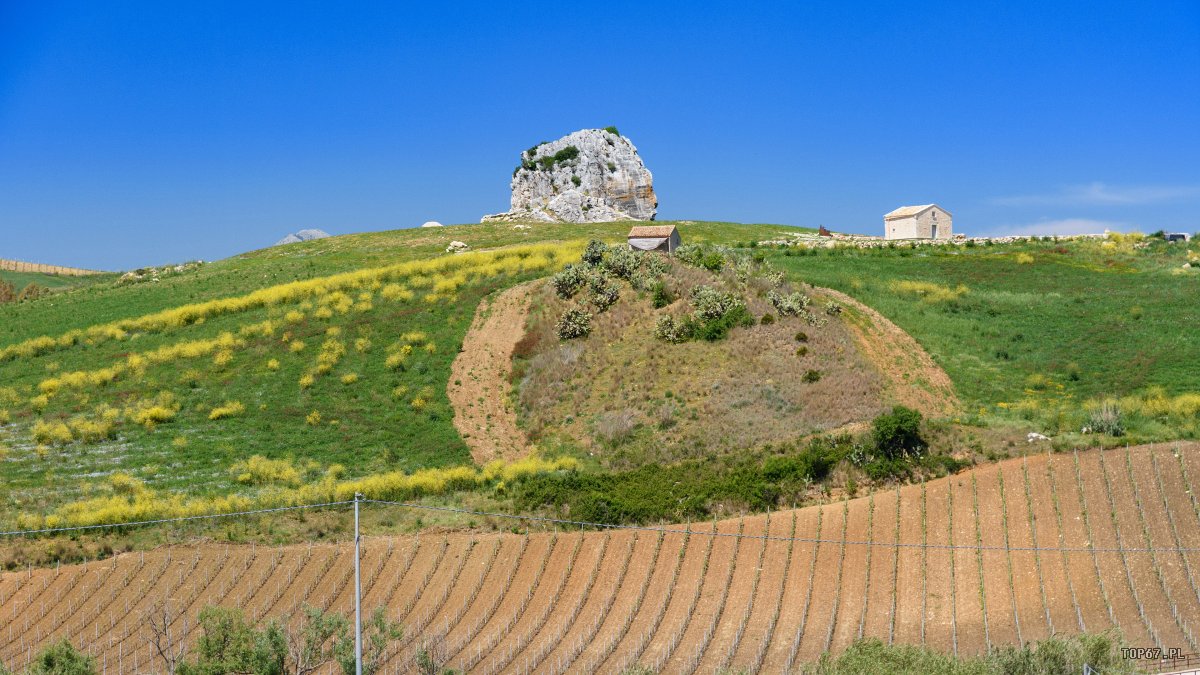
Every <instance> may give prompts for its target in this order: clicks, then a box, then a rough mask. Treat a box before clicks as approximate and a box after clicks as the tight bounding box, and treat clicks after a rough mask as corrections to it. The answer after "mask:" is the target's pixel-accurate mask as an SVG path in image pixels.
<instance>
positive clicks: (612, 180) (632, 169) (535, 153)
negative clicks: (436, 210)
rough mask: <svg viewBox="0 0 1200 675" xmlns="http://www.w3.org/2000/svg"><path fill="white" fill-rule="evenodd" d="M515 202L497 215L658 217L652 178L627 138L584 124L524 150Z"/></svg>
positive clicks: (586, 219)
mask: <svg viewBox="0 0 1200 675" xmlns="http://www.w3.org/2000/svg"><path fill="white" fill-rule="evenodd" d="M511 206H512V208H511V209H509V211H508V212H507V213H499V214H496V215H490V216H484V217H483V219H482V222H488V221H495V220H534V221H543V222H569V223H599V222H605V221H612V220H654V214H655V213H656V211H657V210H658V197H657V196H656V195H655V194H654V179H653V176H651V175H650V171H649V170H648V169H646V165H645V164H643V163H642V158H641V157H639V156H638V154H637V148H635V147H633V143H631V142H629V139H628V138H625V137H624V136H618V135H617V134H614V133H612V132H610V131H605V130H603V129H584V130H582V131H576V132H575V133H573V134H568V135H566V136H563V137H562V138H560V139H558V140H557V141H551V142H549V143H542V144H540V145H538V146H536V147H534V148H531V149H530V150H526V151H525V152H523V153H521V166H519V167H517V170H516V171H515V172H514V173H513V178H512V204H511Z"/></svg>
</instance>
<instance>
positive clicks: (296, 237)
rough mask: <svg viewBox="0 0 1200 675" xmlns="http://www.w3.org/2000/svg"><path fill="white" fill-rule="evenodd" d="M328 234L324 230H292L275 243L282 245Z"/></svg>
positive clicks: (323, 236) (319, 237)
mask: <svg viewBox="0 0 1200 675" xmlns="http://www.w3.org/2000/svg"><path fill="white" fill-rule="evenodd" d="M328 236H329V233H328V232H325V231H324V230H300V231H299V232H293V233H292V234H289V235H288V236H286V237H284V238H283V239H280V240H279V241H277V242H275V245H276V246H283V245H284V244H295V243H297V242H301V241H309V240H310V239H324V238H325V237H328Z"/></svg>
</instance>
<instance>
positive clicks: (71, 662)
mask: <svg viewBox="0 0 1200 675" xmlns="http://www.w3.org/2000/svg"><path fill="white" fill-rule="evenodd" d="M27 672H28V673H29V675H95V674H96V672H97V670H96V658H95V657H93V656H88V655H87V654H85V653H83V652H81V651H79V650H78V649H76V648H75V646H74V645H72V644H71V643H70V642H69V641H68V640H67V639H66V638H62V639H60V640H59V641H58V642H55V643H53V644H51V645H50V646H49V647H46V648H45V649H43V650H42V651H41V653H39V654H38V655H37V657H35V658H34V661H33V664H32V665H30V666H29V670H28V671H27Z"/></svg>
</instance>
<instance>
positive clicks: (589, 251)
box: [583, 239, 608, 267]
mask: <svg viewBox="0 0 1200 675" xmlns="http://www.w3.org/2000/svg"><path fill="white" fill-rule="evenodd" d="M606 253H608V246H607V245H606V244H605V243H604V242H602V241H599V240H596V239H593V240H591V241H589V242H588V243H587V246H585V247H584V249H583V262H584V263H586V264H587V265H589V266H591V267H598V266H599V265H600V263H602V262H604V255H605V254H606Z"/></svg>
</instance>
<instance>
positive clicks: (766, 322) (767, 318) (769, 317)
mask: <svg viewBox="0 0 1200 675" xmlns="http://www.w3.org/2000/svg"><path fill="white" fill-rule="evenodd" d="M758 323H759V325H761V326H770V325H771V324H773V323H775V315H774V314H772V313H770V312H767V313H766V314H763V315H762V318H761V319H759V320H758Z"/></svg>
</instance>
